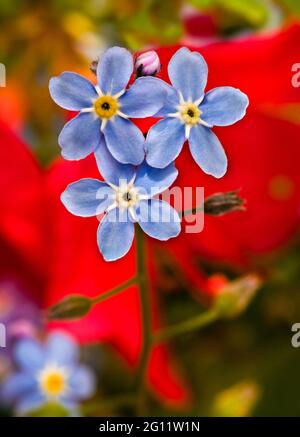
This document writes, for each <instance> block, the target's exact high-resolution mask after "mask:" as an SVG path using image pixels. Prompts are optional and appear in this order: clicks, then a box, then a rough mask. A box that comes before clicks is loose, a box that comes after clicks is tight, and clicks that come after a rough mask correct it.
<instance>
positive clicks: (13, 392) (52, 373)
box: [1, 333, 95, 414]
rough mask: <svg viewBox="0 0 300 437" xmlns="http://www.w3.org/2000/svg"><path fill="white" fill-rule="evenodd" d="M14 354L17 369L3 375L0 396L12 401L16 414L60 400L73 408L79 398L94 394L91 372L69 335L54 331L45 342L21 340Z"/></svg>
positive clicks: (62, 403) (73, 410)
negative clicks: (80, 358) (7, 375)
mask: <svg viewBox="0 0 300 437" xmlns="http://www.w3.org/2000/svg"><path fill="white" fill-rule="evenodd" d="M14 357H15V361H16V364H17V365H18V367H19V370H18V371H17V372H16V373H14V374H12V375H11V376H9V377H8V378H7V379H6V381H5V382H4V384H3V386H2V390H1V397H2V398H3V400H4V401H5V402H7V403H10V404H13V405H15V408H16V411H17V412H18V413H19V414H25V413H28V412H30V411H33V410H36V409H38V408H39V407H41V406H43V405H44V404H46V403H60V404H61V405H63V406H64V407H65V408H67V409H68V410H69V411H71V412H75V411H76V407H77V404H78V402H79V401H80V400H83V399H86V398H89V397H90V396H91V395H93V392H94V386H95V381H94V377H93V374H92V372H91V371H90V370H89V369H88V368H87V367H85V366H83V365H79V364H78V359H79V348H78V346H77V344H76V343H75V342H74V341H73V340H72V339H71V338H70V337H69V336H66V335H63V334H60V333H53V334H51V335H50V336H49V337H48V340H47V342H46V344H45V345H42V344H40V343H39V342H37V341H36V340H34V339H28V338H27V339H23V340H20V341H19V342H18V343H17V344H16V347H15V350H14Z"/></svg>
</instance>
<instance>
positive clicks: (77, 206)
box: [60, 178, 113, 217]
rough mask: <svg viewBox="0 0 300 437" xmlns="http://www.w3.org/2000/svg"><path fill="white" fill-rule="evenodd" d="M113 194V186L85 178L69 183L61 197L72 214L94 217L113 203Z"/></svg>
mask: <svg viewBox="0 0 300 437" xmlns="http://www.w3.org/2000/svg"><path fill="white" fill-rule="evenodd" d="M112 194H113V190H112V188H110V187H109V186H108V185H107V184H106V183H105V182H101V181H98V180H97V179H92V178H85V179H80V180H79V181H77V182H73V183H72V184H69V185H68V186H67V188H66V189H65V191H64V192H63V193H62V195H61V197H60V198H61V201H62V203H63V204H64V205H65V207H66V208H67V210H68V211H69V212H71V213H72V214H74V215H77V216H79V217H93V216H96V215H98V214H101V213H103V212H104V211H105V210H106V209H107V207H108V206H109V205H110V204H111V203H113V200H112V198H111V196H112Z"/></svg>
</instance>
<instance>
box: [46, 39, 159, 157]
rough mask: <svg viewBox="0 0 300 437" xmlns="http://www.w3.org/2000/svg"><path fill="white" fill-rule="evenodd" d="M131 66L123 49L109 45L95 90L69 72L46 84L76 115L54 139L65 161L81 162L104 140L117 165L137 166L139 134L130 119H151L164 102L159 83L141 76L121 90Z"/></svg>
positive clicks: (141, 138) (141, 144) (140, 150)
mask: <svg viewBox="0 0 300 437" xmlns="http://www.w3.org/2000/svg"><path fill="white" fill-rule="evenodd" d="M133 67H134V66H133V57H132V54H131V53H130V52H129V51H128V50H126V49H124V48H121V47H112V48H110V49H108V50H107V51H106V52H105V53H104V54H103V56H102V57H101V59H100V61H99V63H98V66H97V85H96V86H94V85H93V84H92V83H91V82H90V81H88V80H87V79H85V78H84V77H83V76H81V75H79V74H76V73H71V72H64V73H62V74H61V75H60V76H58V77H53V78H52V79H51V80H50V83H49V89H50V94H51V97H52V98H53V100H54V101H55V102H56V103H57V104H58V105H60V106H61V107H62V108H65V109H68V110H73V111H80V112H79V114H78V115H77V116H76V117H75V118H73V119H72V120H71V121H69V122H68V123H67V124H66V125H65V126H64V128H63V130H62V131H61V133H60V135H59V139H58V142H59V144H60V146H61V148H62V155H63V157H64V158H65V159H70V160H79V159H82V158H85V157H86V156H87V155H89V154H90V153H92V152H95V150H96V149H97V147H98V145H99V142H101V141H102V137H103V136H104V137H105V140H106V144H107V147H108V149H109V151H110V153H111V154H112V155H113V157H114V158H115V159H116V160H117V161H119V162H122V163H125V164H127V163H129V164H133V165H138V164H140V163H141V162H142V161H143V160H144V155H145V153H144V143H145V139H144V136H143V134H142V132H141V131H140V130H139V129H138V128H137V126H136V125H135V124H134V123H133V122H132V121H130V120H129V118H131V117H133V118H143V117H149V116H152V115H154V114H155V113H156V112H157V111H158V110H159V109H160V108H161V107H162V106H163V104H164V100H165V97H166V87H165V84H164V82H163V81H162V80H160V79H157V78H154V77H141V78H139V79H137V80H136V81H135V82H134V83H133V85H132V86H131V87H130V88H129V89H126V87H127V84H128V82H129V79H130V77H131V74H132V72H133Z"/></svg>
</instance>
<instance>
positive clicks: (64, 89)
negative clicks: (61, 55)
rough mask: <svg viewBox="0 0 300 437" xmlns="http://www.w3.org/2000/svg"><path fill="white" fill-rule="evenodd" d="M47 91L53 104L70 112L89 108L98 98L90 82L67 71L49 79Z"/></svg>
mask: <svg viewBox="0 0 300 437" xmlns="http://www.w3.org/2000/svg"><path fill="white" fill-rule="evenodd" d="M49 91H50V95H51V97H52V99H53V100H54V101H55V103H57V104H58V105H59V106H61V107H62V108H65V109H69V110H70V111H80V110H81V109H83V108H90V107H92V106H93V100H94V99H96V98H97V97H98V95H97V93H96V90H95V87H94V86H93V84H92V83H91V82H89V81H88V80H87V79H85V78H84V77H83V76H81V75H80V74H77V73H71V72H68V71H66V72H65V73H62V74H61V75H60V76H58V77H52V79H50V82H49Z"/></svg>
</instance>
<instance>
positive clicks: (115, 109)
mask: <svg viewBox="0 0 300 437" xmlns="http://www.w3.org/2000/svg"><path fill="white" fill-rule="evenodd" d="M95 90H96V91H97V94H98V97H97V98H96V99H93V101H92V102H91V106H90V107H88V108H83V109H82V110H81V111H80V112H93V113H94V114H95V116H97V117H99V118H100V120H101V131H103V130H104V129H105V126H106V125H107V122H108V121H109V120H113V119H114V118H115V116H117V115H118V116H119V117H122V118H128V116H127V115H126V114H124V112H122V111H120V108H121V103H120V101H119V98H120V97H121V96H122V95H123V94H124V93H125V91H126V90H125V89H124V90H122V91H120V92H119V93H117V94H114V95H111V94H104V93H103V92H102V91H101V89H100V88H99V86H98V85H95Z"/></svg>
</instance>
